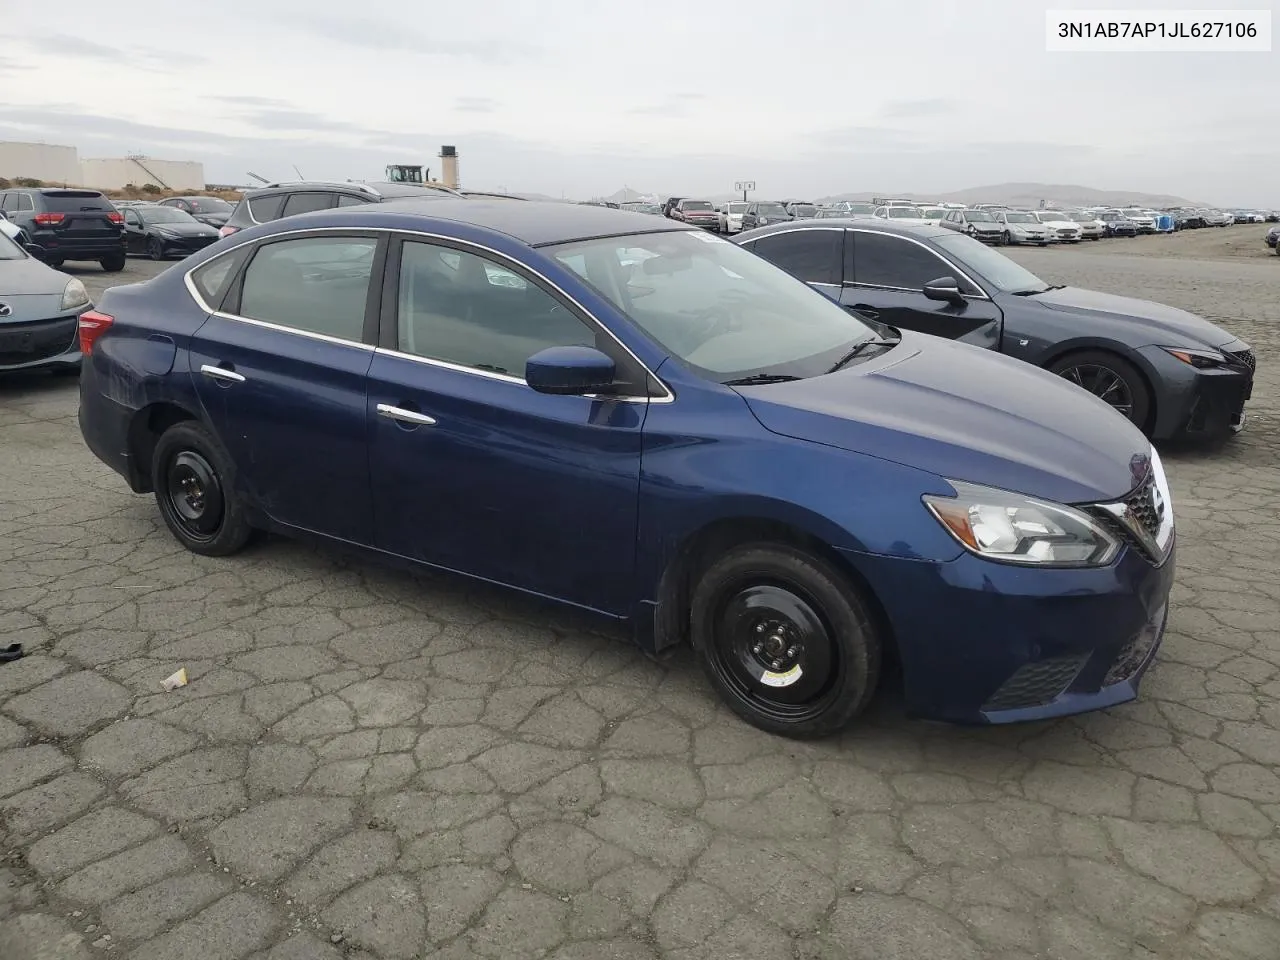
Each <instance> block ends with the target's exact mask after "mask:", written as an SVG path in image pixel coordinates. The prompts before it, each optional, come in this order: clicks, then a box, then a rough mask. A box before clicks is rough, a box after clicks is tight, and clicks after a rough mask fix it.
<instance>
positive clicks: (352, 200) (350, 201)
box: [338, 193, 369, 207]
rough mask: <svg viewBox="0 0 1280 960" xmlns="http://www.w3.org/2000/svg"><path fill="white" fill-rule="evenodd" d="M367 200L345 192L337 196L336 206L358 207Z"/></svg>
mask: <svg viewBox="0 0 1280 960" xmlns="http://www.w3.org/2000/svg"><path fill="white" fill-rule="evenodd" d="M368 202H369V201H368V200H365V199H363V198H361V197H353V196H350V195H349V194H345V193H344V194H342V195H341V196H340V197H338V206H340V207H358V206H360V205H362V204H365V203H368Z"/></svg>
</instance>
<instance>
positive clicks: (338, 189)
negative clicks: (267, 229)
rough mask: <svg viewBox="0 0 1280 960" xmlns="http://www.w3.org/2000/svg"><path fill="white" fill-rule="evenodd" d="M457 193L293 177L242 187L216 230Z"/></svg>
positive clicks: (414, 185) (227, 232) (415, 186)
mask: <svg viewBox="0 0 1280 960" xmlns="http://www.w3.org/2000/svg"><path fill="white" fill-rule="evenodd" d="M458 196H461V194H460V193H458V192H457V191H456V190H450V189H449V188H448V187H437V186H431V185H429V184H422V183H390V182H388V181H374V182H369V183H341V182H331V181H321V180H296V181H292V182H289V183H269V184H267V185H266V186H265V187H259V188H257V189H254V190H246V191H245V192H244V197H243V199H241V201H240V202H239V203H238V204H236V208H235V210H233V211H231V217H230V218H229V219H228V220H227V222H226V223H225V224H223V225H222V228H221V229H220V230H219V231H218V232H219V233H221V234H222V235H223V236H224V237H229V236H231V234H233V233H235V232H236V231H238V230H246V229H248V228H249V227H254V226H257V225H258V224H260V223H270V222H271V221H272V220H279V219H280V218H281V217H292V216H293V215H294V214H298V213H311V212H312V211H313V210H328V209H330V208H331V207H352V206H355V205H356V204H360V203H381V202H382V201H383V200H404V199H406V198H408V197H417V198H419V199H422V200H432V199H439V198H441V197H458Z"/></svg>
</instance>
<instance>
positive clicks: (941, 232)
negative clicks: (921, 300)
mask: <svg viewBox="0 0 1280 960" xmlns="http://www.w3.org/2000/svg"><path fill="white" fill-rule="evenodd" d="M832 227H856V228H858V229H860V230H870V231H872V232H875V233H889V234H893V235H895V236H899V237H925V238H929V237H954V236H955V235H956V232H955V231H954V230H948V229H946V228H945V227H938V226H934V225H933V224H930V223H923V222H922V223H918V224H915V223H912V224H905V223H890V222H887V221H885V220H881V219H867V218H863V217H843V218H842V217H823V218H822V226H821V227H818V226H817V225H816V223H815V222H814V221H812V220H791V221H788V222H787V223H779V224H776V225H771V226H767V227H757V228H756V229H755V230H748V231H747V232H746V233H740V234H738V235H737V237H763V236H765V235H766V234H770V233H786V232H787V231H789V230H818V229H821V230H829V229H831V228H832ZM737 237H735V238H734V239H737Z"/></svg>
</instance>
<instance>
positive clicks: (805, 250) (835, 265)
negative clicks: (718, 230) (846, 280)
mask: <svg viewBox="0 0 1280 960" xmlns="http://www.w3.org/2000/svg"><path fill="white" fill-rule="evenodd" d="M844 234H845V231H844V228H843V227H805V228H804V229H797V230H783V231H782V232H780V233H772V234H769V235H768V236H765V237H761V238H760V239H758V240H749V241H748V242H746V243H744V244H743V246H744V247H746V248H747V249H748V250H750V251H751V252H752V253H755V254H756V255H757V256H761V257H764V259H766V260H768V261H769V262H770V263H772V264H774V265H775V266H778V267H781V268H782V269H783V270H785V271H787V273H789V274H791V275H792V276H793V277H795V278H796V279H797V280H803V281H804V282H805V283H807V284H809V286H811V287H813V288H814V289H815V290H817V291H818V292H819V293H822V294H824V295H825V296H827V297H830V298H831V299H832V300H834V301H836V302H837V303H839V302H840V292H841V273H842V270H843V267H842V266H841V265H842V263H843V259H844Z"/></svg>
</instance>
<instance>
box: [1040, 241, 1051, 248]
mask: <svg viewBox="0 0 1280 960" xmlns="http://www.w3.org/2000/svg"><path fill="white" fill-rule="evenodd" d="M1048 245H1049V241H1048V240H1041V241H1040V246H1042V247H1047V246H1048Z"/></svg>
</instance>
